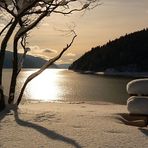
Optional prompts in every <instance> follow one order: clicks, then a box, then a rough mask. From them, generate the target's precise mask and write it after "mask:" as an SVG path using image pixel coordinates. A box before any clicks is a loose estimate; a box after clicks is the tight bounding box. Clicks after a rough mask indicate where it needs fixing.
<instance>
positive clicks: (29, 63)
mask: <svg viewBox="0 0 148 148" xmlns="http://www.w3.org/2000/svg"><path fill="white" fill-rule="evenodd" d="M19 56H21V54H19ZM12 60H13V53H12V52H10V51H6V57H5V62H4V68H12ZM45 62H47V61H46V60H45V59H43V58H40V57H35V56H31V55H26V58H25V61H24V65H23V68H40V67H41V66H42V65H43V64H44V63H45ZM50 68H57V66H56V65H55V64H53V65H52V66H51V67H50Z"/></svg>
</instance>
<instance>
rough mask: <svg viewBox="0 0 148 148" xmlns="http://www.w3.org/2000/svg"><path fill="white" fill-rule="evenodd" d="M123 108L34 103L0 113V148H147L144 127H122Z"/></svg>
mask: <svg viewBox="0 0 148 148" xmlns="http://www.w3.org/2000/svg"><path fill="white" fill-rule="evenodd" d="M124 116H125V117H126V116H127V117H128V113H127V109H126V106H124V105H115V104H105V103H101V104H98V105H92V104H85V103H82V104H68V103H67V104H66V103H61V104H60V103H37V104H25V105H21V106H20V109H19V110H18V112H16V111H14V112H13V111H11V112H10V113H7V114H6V113H5V112H3V113H1V115H0V147H1V148H12V147H15V148H41V147H42V148H47V147H50V148H59V147H60V148H72V147H76V148H81V147H83V148H115V147H118V148H119V147H122V148H124V147H126V148H129V147H131V148H132V147H134V148H147V145H148V140H147V138H148V137H147V136H148V128H147V127H142V126H143V121H142V120H139V123H140V122H141V124H139V127H138V126H131V125H126V124H124V123H123V122H122V121H124V120H123V117H124Z"/></svg>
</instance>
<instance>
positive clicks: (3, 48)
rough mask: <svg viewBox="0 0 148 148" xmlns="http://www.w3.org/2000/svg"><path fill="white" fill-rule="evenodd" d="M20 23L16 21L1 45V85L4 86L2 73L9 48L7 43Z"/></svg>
mask: <svg viewBox="0 0 148 148" xmlns="http://www.w3.org/2000/svg"><path fill="white" fill-rule="evenodd" d="M17 23H18V20H15V21H14V22H13V23H12V25H11V26H10V28H9V30H8V32H7V34H6V36H5V37H4V39H3V41H2V43H1V51H0V85H1V86H2V71H3V65H4V59H5V51H6V47H7V43H8V41H9V39H10V37H11V35H12V33H13V31H14V29H15V27H16V25H17Z"/></svg>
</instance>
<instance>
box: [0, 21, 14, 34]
mask: <svg viewBox="0 0 148 148" xmlns="http://www.w3.org/2000/svg"><path fill="white" fill-rule="evenodd" d="M12 22H13V19H11V21H10V22H9V23H8V24H7V25H6V26H5V27H4V28H3V29H2V30H1V32H0V36H1V35H2V33H3V32H4V31H5V30H6V29H7V28H8V27H9V26H10V25H11V24H12Z"/></svg>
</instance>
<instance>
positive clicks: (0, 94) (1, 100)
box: [0, 89, 5, 111]
mask: <svg viewBox="0 0 148 148" xmlns="http://www.w3.org/2000/svg"><path fill="white" fill-rule="evenodd" d="M4 108H5V99H4V94H3V90H2V89H0V111H2V110H4Z"/></svg>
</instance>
